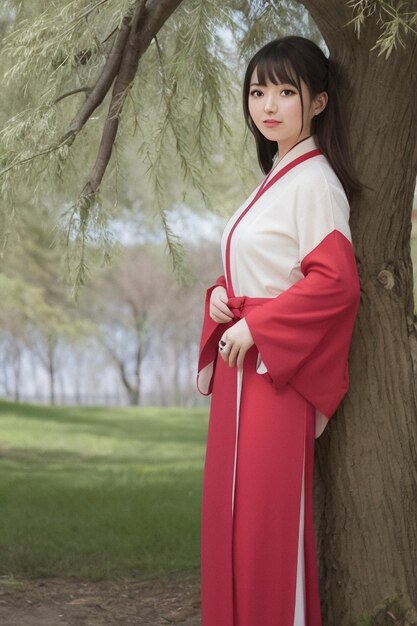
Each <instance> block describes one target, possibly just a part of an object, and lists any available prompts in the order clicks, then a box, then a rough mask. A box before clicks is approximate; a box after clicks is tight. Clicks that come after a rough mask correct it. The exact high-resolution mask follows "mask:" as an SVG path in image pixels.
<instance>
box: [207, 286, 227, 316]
mask: <svg viewBox="0 0 417 626" xmlns="http://www.w3.org/2000/svg"><path fill="white" fill-rule="evenodd" d="M227 300H228V297H227V291H226V289H225V288H224V287H222V286H221V285H219V286H218V287H215V288H214V289H213V291H212V292H211V296H210V311H209V312H210V317H211V319H212V320H214V321H215V322H217V323H218V324H226V323H227V322H231V321H232V319H233V313H232V312H231V310H230V309H229V307H228V306H227V304H226V303H227Z"/></svg>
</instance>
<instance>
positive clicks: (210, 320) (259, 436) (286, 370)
mask: <svg viewBox="0 0 417 626" xmlns="http://www.w3.org/2000/svg"><path fill="white" fill-rule="evenodd" d="M243 91H244V93H243V106H244V113H245V117H246V121H247V124H248V126H249V129H250V130H251V132H252V133H253V135H254V136H255V141H256V147H257V151H258V160H259V163H260V166H261V169H262V170H263V172H264V173H265V174H267V176H266V178H265V179H264V180H263V182H262V183H261V185H260V186H259V187H258V188H257V189H255V190H254V192H253V193H252V194H251V195H250V196H249V198H248V199H247V201H246V202H244V204H243V205H242V206H241V207H240V208H239V209H238V210H237V211H236V213H235V214H234V215H233V216H232V217H231V218H230V220H229V222H228V223H227V225H226V227H225V230H224V233H223V237H222V256H223V263H224V276H220V277H219V278H218V280H217V282H216V284H215V285H213V286H212V287H210V288H209V289H208V290H207V296H206V310H205V319H204V324H203V332H202V339H201V346H200V358H199V367H198V369H199V375H198V382H197V384H198V388H199V390H200V392H201V393H203V394H205V395H208V394H210V393H212V400H211V410H210V419H209V427H208V435H207V450H206V459H205V466H204V482H203V504H202V526H201V583H202V626H321V613H320V601H319V589H318V575H317V562H316V552H315V537H314V529H313V507H312V488H313V460H314V439H315V438H317V437H318V436H319V435H320V434H321V433H322V432H323V430H324V428H325V426H326V424H327V423H328V421H329V419H330V418H331V417H332V415H333V413H334V412H335V410H336V408H337V406H338V405H339V403H340V401H341V399H342V398H343V396H344V395H345V393H346V391H347V389H348V383H349V373H348V352H349V345H350V340H351V335H352V331H353V326H354V321H355V318H356V315H357V311H358V307H359V298H360V291H359V278H358V273H357V268H356V263H355V255H354V250H353V247H352V241H351V233H350V229H349V201H350V199H351V197H352V195H353V194H354V193H356V192H358V191H360V184H359V182H358V181H357V179H356V178H355V175H354V173H353V171H352V168H351V165H350V161H349V158H348V151H347V146H346V140H345V135H344V132H343V130H344V126H343V120H342V119H341V118H340V114H339V108H338V99H337V95H338V94H337V84H336V73H335V67H334V65H333V63H332V62H331V61H329V59H327V58H326V56H325V55H324V54H323V52H322V51H321V50H320V48H319V47H318V46H317V45H316V44H315V43H313V42H312V41H310V40H308V39H304V38H303V37H295V36H291V37H284V38H282V39H277V40H275V41H272V42H270V43H268V44H267V45H266V46H264V47H263V48H262V49H261V50H259V51H258V52H257V53H256V54H255V56H254V57H253V58H252V60H251V61H250V63H249V66H248V68H247V71H246V76H245V81H244V90H243Z"/></svg>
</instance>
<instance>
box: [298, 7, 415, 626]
mask: <svg viewBox="0 0 417 626" xmlns="http://www.w3.org/2000/svg"><path fill="white" fill-rule="evenodd" d="M303 4H304V5H305V6H306V8H307V9H308V10H309V11H310V12H311V14H312V16H313V18H314V20H315V21H316V24H317V26H318V27H319V29H320V31H321V33H322V35H323V37H324V39H325V41H326V43H327V46H328V48H329V50H330V54H331V56H332V57H333V58H335V59H336V60H338V61H339V62H340V63H341V64H342V66H343V69H344V84H343V86H342V88H341V101H342V102H344V103H345V104H344V110H343V111H342V117H343V119H344V120H346V124H347V127H348V132H349V136H350V140H351V147H352V155H353V158H354V162H355V165H356V168H357V171H358V173H359V174H360V176H361V179H362V181H363V182H364V183H365V184H367V185H369V186H371V187H373V189H374V191H368V190H367V191H366V192H365V193H364V195H363V197H362V198H361V199H360V200H356V201H353V202H352V205H351V219H350V224H351V229H352V237H353V245H354V248H355V252H356V255H357V262H358V268H359V274H360V280H361V292H362V295H361V305H360V310H359V315H358V319H357V322H356V325H355V330H354V334H353V340H352V346H351V353H350V389H349V392H348V394H347V396H346V397H345V398H344V400H343V402H342V404H341V406H340V407H339V409H338V411H337V415H336V416H335V417H334V418H333V420H332V422H331V423H330V425H329V426H328V428H327V430H326V431H325V433H324V434H323V435H322V437H321V438H320V439H319V440H318V441H317V443H316V484H315V489H316V504H317V510H316V513H317V520H316V521H317V528H318V554H319V563H320V579H321V594H322V602H323V624H324V626H335V625H337V626H352V625H354V624H360V623H366V624H368V623H369V624H372V625H373V624H375V625H376V624H381V625H384V626H385V625H388V624H393V625H395V624H398V625H403V624H416V623H417V616H416V606H417V585H416V580H417V558H416V556H417V555H416V546H417V470H416V466H417V463H416V460H417V459H416V448H417V446H416V444H417V419H416V417H417V394H416V369H417V368H416V367H415V363H416V359H417V350H416V347H417V333H416V326H415V323H414V322H415V316H414V302H413V273H412V263H411V256H410V231H411V211H412V200H413V193H414V188H415V181H416V174H417V142H416V136H417V111H416V103H417V98H416V93H417V90H416V87H417V72H416V67H417V42H416V37H415V36H414V35H406V36H404V39H405V42H406V48H405V49H404V48H402V47H401V46H399V47H398V49H397V51H394V52H393V53H392V54H391V55H390V56H389V58H388V59H385V55H382V54H381V56H379V57H378V51H376V50H374V51H372V52H370V51H369V50H370V48H371V47H372V46H373V45H374V44H375V41H376V40H377V38H378V37H379V35H380V32H381V31H380V24H377V15H376V14H374V15H373V16H371V17H368V18H367V19H366V20H365V24H364V26H363V27H362V29H361V34H360V39H359V40H358V38H357V36H356V34H355V32H354V28H353V25H352V24H350V25H349V26H345V25H346V23H347V22H348V21H349V20H350V19H352V17H353V13H352V12H351V10H350V9H349V8H348V7H346V4H345V2H344V1H343V0H329V1H328V2H323V0H303ZM407 10H408V11H416V10H417V2H416V0H413V1H412V2H408V4H407ZM387 17H388V16H387ZM407 610H408V613H407ZM389 611H390V612H391V614H392V616H395V618H396V620H397V621H395V620H394V619H393V617H390V616H389ZM406 613H407V614H406ZM405 614H406V615H405ZM365 616H367V617H368V621H366V622H365V621H361V619H363V617H365Z"/></svg>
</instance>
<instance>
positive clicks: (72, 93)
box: [54, 87, 91, 104]
mask: <svg viewBox="0 0 417 626" xmlns="http://www.w3.org/2000/svg"><path fill="white" fill-rule="evenodd" d="M83 91H84V92H85V93H87V94H88V93H90V91H91V87H79V89H73V90H72V91H67V93H63V94H62V96H59V98H57V99H56V100H55V102H54V104H58V102H61V100H64V98H68V97H69V96H73V95H74V94H76V93H82V92H83Z"/></svg>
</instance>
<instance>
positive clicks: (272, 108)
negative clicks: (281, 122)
mask: <svg viewBox="0 0 417 626" xmlns="http://www.w3.org/2000/svg"><path fill="white" fill-rule="evenodd" d="M264 109H265V113H275V112H276V111H277V103H276V102H275V99H274V98H273V97H269V98H266V99H265V106H264Z"/></svg>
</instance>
